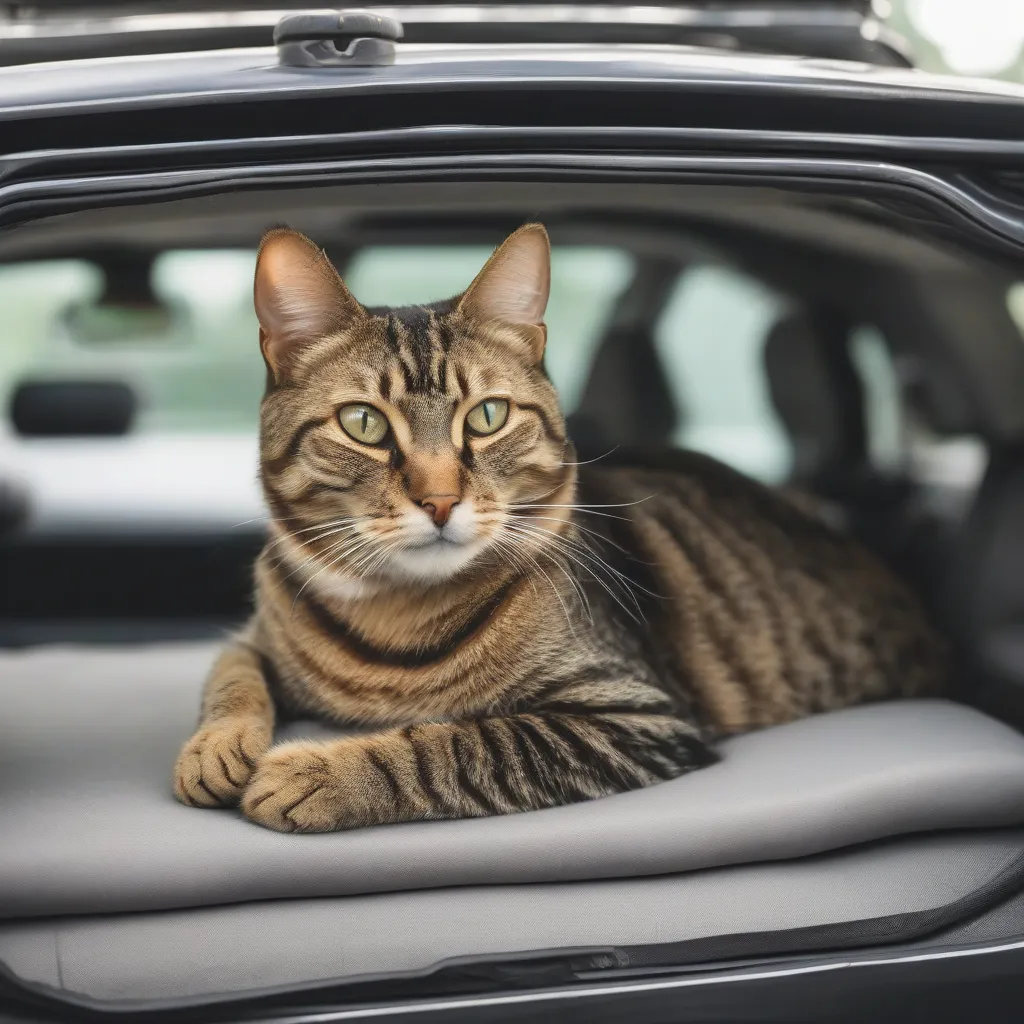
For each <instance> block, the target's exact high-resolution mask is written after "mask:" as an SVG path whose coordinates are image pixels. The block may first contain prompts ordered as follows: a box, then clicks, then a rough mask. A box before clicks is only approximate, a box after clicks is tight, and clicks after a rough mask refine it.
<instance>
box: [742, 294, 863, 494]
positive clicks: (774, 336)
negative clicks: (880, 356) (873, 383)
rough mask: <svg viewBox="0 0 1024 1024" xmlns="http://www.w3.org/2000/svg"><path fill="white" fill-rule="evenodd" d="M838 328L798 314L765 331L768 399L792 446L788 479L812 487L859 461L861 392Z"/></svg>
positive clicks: (861, 433)
mask: <svg viewBox="0 0 1024 1024" xmlns="http://www.w3.org/2000/svg"><path fill="white" fill-rule="evenodd" d="M845 340H846V339H845V331H844V329H843V325H840V324H838V323H829V322H828V321H827V320H826V318H824V317H816V318H812V317H811V316H810V315H809V314H807V313H805V312H803V311H798V312H794V313H789V314H787V315H786V316H784V317H783V318H782V319H780V320H779V321H778V322H777V323H776V324H775V326H774V327H772V329H771V330H770V331H769V333H768V337H767V339H766V341H765V345H764V352H763V357H762V358H763V361H764V369H765V374H766V377H767V381H768V391H769V396H770V398H771V401H772V405H773V406H774V408H775V411H776V413H777V415H778V417H779V419H780V420H781V421H782V424H783V426H784V427H785V429H786V432H787V433H788V435H789V438H790V441H791V443H792V445H793V471H792V479H793V481H794V482H796V483H815V482H818V481H819V480H821V479H822V478H827V477H829V476H831V475H833V473H834V472H835V471H837V470H838V471H840V472H842V471H846V472H849V470H850V469H855V468H859V467H860V466H861V465H862V464H863V461H864V454H865V427H864V410H863V389H862V386H861V382H860V378H859V377H858V376H857V371H856V369H855V368H854V366H853V364H852V363H851V362H850V358H849V355H848V353H847V350H846V345H845Z"/></svg>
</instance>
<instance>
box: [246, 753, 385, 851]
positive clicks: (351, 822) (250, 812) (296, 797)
mask: <svg viewBox="0 0 1024 1024" xmlns="http://www.w3.org/2000/svg"><path fill="white" fill-rule="evenodd" d="M339 746H340V745H338V744H331V745H327V744H323V743H303V742H300V743H288V744H284V745H282V746H280V747H276V748H275V749H273V750H271V751H270V753H269V754H267V756H266V757H265V758H264V759H263V760H262V761H261V762H260V766H259V769H258V770H257V771H256V774H255V775H254V776H253V779H252V782H251V783H250V784H249V788H248V789H247V790H246V791H245V794H244V796H243V797H242V813H243V814H244V815H245V816H246V817H247V818H249V819H250V821H254V822H256V823H257V824H258V825H264V826H265V827H267V828H272V829H276V830H277V831H278V832H333V831H335V830H337V829H343V828H353V827H355V826H356V825H360V824H365V822H363V821H360V820H357V818H358V817H359V816H358V815H353V814H352V813H351V811H352V810H353V808H352V804H353V802H358V801H353V799H352V798H353V796H354V795H355V794H354V792H353V791H354V790H358V779H356V778H352V777H351V769H353V768H355V767H356V766H355V765H348V762H349V761H350V760H351V759H350V758H346V757H345V756H344V752H343V751H341V750H339ZM347 765H348V768H349V770H346V766H347Z"/></svg>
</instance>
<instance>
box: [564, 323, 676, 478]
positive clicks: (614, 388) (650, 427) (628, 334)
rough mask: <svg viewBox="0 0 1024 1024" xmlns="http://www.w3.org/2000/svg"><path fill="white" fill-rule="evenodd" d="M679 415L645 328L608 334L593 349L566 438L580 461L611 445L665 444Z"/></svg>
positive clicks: (640, 445) (651, 446)
mask: <svg viewBox="0 0 1024 1024" xmlns="http://www.w3.org/2000/svg"><path fill="white" fill-rule="evenodd" d="M678 417H679V411H678V409H677V406H676V401H675V398H674V396H673V394H672V390H671V388H670V387H669V384H668V381H667V380H666V376H665V371H664V368H663V367H662V364H661V359H660V357H659V356H658V351H657V349H656V348H655V345H654V338H653V336H652V335H651V332H650V330H649V329H648V328H647V327H634V328H628V329H627V328H623V329H619V330H617V331H615V332H613V333H612V334H611V335H609V337H608V338H607V339H606V340H605V342H604V344H602V346H601V348H600V349H598V352H597V355H596V357H595V359H594V362H593V365H592V366H591V368H590V374H589V376H588V377H587V384H586V387H585V388H584V389H583V398H582V400H581V401H580V404H579V407H578V408H577V409H576V411H575V412H574V413H573V414H572V415H571V416H569V417H568V419H567V426H568V428H569V436H570V437H571V438H572V439H573V441H574V442H575V445H576V451H577V453H578V454H579V456H580V458H581V459H587V458H597V457H598V456H600V455H602V454H604V453H605V452H607V451H608V449H609V448H611V447H613V446H615V445H622V446H623V447H635V448H658V447H661V446H662V445H665V444H668V443H669V441H670V440H671V437H672V433H673V430H674V429H675V426H676V423H677V421H678Z"/></svg>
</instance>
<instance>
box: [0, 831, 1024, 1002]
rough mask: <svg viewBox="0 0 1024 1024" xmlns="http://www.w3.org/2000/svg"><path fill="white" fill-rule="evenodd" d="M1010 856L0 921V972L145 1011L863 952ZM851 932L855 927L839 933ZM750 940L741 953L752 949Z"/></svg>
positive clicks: (1013, 858) (921, 840)
mask: <svg viewBox="0 0 1024 1024" xmlns="http://www.w3.org/2000/svg"><path fill="white" fill-rule="evenodd" d="M1022 849H1024V832H1022V831H1021V830H1015V831H1011V832H1007V831H1002V832H1000V833H957V834H954V835H942V836H917V837H913V838H902V839H894V840H889V841H887V842H885V843H882V844H877V845H874V846H869V847H858V848H856V849H854V850H844V851H840V852H837V853H830V854H823V855H820V856H817V857H813V858H808V859H805V860H790V861H778V862H775V863H773V864H757V865H747V866H744V867H734V868H719V869H717V870H711V871H698V872H692V873H689V874H685V875H663V876H660V877H657V878H629V879H613V880H608V881H592V882H560V883H551V884H546V885H494V886H467V887H463V888H459V889H433V890H423V891H420V892H406V893H376V894H373V895H365V896H343V897H336V898H329V899H306V900H271V901H262V902H258V903H245V904H239V905H237V906H229V907H203V908H200V909H196V910H174V911H163V912H158V913H142V914H115V915H105V916H100V917H78V918H45V919H41V920H31V921H20V922H7V923H6V924H4V923H0V962H3V963H5V964H6V965H7V966H8V967H9V968H10V969H11V970H12V971H13V972H14V973H16V974H17V975H18V977H20V978H22V979H23V980H26V981H31V982H36V983H39V984H43V985H47V986H49V987H51V988H55V989H58V990H61V991H63V992H70V993H75V994H79V995H85V996H89V997H91V998H93V999H99V1000H109V1001H116V1002H123V1001H129V1000H140V1001H142V1002H145V1003H149V1002H150V1001H153V1000H186V1001H187V1000H189V999H195V998H201V997H203V996H209V995H214V994H221V993H232V992H233V993H243V992H251V991H260V990H263V991H265V990H268V989H275V988H279V987H293V986H302V985H309V984H310V983H316V982H323V981H326V980H329V979H352V978H354V977H359V976H365V975H368V974H383V973H388V972H393V971H418V970H423V969H425V968H429V967H431V966H433V965H436V964H438V963H440V962H441V961H444V960H448V959H451V958H454V957H481V956H488V955H496V954H507V953H515V952H526V951H540V950H557V949H572V948H576V949H579V948H580V947H587V946H589V947H595V946H597V947H606V946H616V947H619V949H620V958H619V959H620V962H621V960H622V959H625V957H628V960H627V961H626V962H627V963H629V964H634V963H639V962H640V961H641V960H642V958H643V957H644V956H645V955H649V953H650V952H652V951H650V950H644V949H636V948H635V947H638V946H639V947H642V946H647V945H649V944H662V943H691V944H698V946H703V945H704V943H702V941H701V940H707V939H710V938H711V937H713V936H722V935H732V936H736V935H749V934H750V933H764V932H778V931H781V930H788V929H806V928H815V927H821V926H830V927H828V928H826V931H827V933H828V935H829V936H835V935H843V936H845V943H846V944H849V937H850V935H851V934H852V935H853V936H854V938H855V940H857V941H860V942H865V941H867V942H871V941H875V942H878V941H884V940H885V939H886V938H888V937H889V936H891V935H892V932H890V931H888V930H887V929H886V928H885V927H884V925H882V923H881V922H884V921H886V920H889V921H891V920H892V919H893V916H894V915H903V916H907V917H913V916H914V915H919V916H928V915H929V912H932V911H934V910H935V909H936V908H947V907H949V905H950V904H955V903H956V902H957V901H960V900H963V899H964V897H965V896H969V895H970V894H972V893H976V892H978V890H979V889H982V888H984V887H985V886H986V885H989V884H991V883H992V882H994V881H998V879H999V878H1000V876H1001V875H1003V874H1004V873H1006V872H1007V870H1008V869H1012V867H1013V866H1014V864H1015V863H1019V861H1020V858H1021V852H1022ZM1018 878H1019V876H1018ZM879 919H881V921H880V920H879ZM863 921H867V922H869V923H868V924H867V925H866V927H859V926H857V925H854V926H853V927H852V928H851V924H850V923H856V922H863ZM911 923H913V922H911ZM804 936H806V933H803V935H802V937H801V939H800V940H799V941H803V942H807V943H808V945H807V946H800V945H797V946H796V948H797V949H798V950H799V949H805V948H814V947H815V945H816V948H822V947H823V946H824V947H828V946H832V945H833V943H832V941H831V940H830V939H826V940H825V941H818V942H817V943H816V944H815V943H813V942H809V941H808V940H807V939H806V938H805V937H804ZM858 937H859V939H858ZM757 938H758V937H757V935H756V934H755V935H753V936H752V941H751V943H750V946H749V947H748V949H747V952H748V953H749V952H756V951H757V948H758V947H757ZM836 944H838V945H840V946H842V945H843V944H844V941H843V940H841V941H839V942H838V943H836ZM630 947H634V948H632V949H631V948H630ZM790 948H792V947H790ZM659 952H660V951H659ZM623 954H624V956H623ZM692 955H693V950H692V948H691V947H681V948H678V949H676V950H673V951H672V954H671V958H670V959H668V960H667V961H662V962H670V963H671V962H675V963H680V962H682V963H686V962H688V957H689V956H692ZM711 955H712V956H714V957H715V958H718V956H717V955H716V954H714V952H713V951H712V953H711ZM119 1008H120V1009H122V1010H124V1009H129V1008H130V1007H128V1006H124V1005H122V1006H120V1007H119Z"/></svg>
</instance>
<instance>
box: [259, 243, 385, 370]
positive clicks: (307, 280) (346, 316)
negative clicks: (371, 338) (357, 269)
mask: <svg viewBox="0 0 1024 1024" xmlns="http://www.w3.org/2000/svg"><path fill="white" fill-rule="evenodd" d="M253 298H254V300H255V305H256V317H257V319H258V320H259V322H260V349H261V351H262V352H263V358H264V359H265V360H266V362H267V366H268V367H269V368H270V371H271V373H272V374H273V375H274V377H275V379H280V378H281V377H283V376H286V375H287V373H288V369H289V366H290V363H291V357H292V356H293V355H294V354H295V353H296V352H297V351H298V349H299V348H301V347H302V346H303V345H305V344H308V343H309V342H311V341H316V340H317V339H318V338H323V337H326V336H327V335H329V334H333V333H336V332H337V331H341V330H344V329H345V328H346V327H347V326H349V325H350V324H351V323H352V322H353V320H355V319H357V318H359V317H361V316H364V315H365V311H364V309H363V307H362V306H360V305H359V303H358V302H356V300H355V299H354V298H353V297H352V293H351V292H350V291H349V290H348V289H347V288H346V287H345V283H344V282H343V281H342V280H341V277H340V276H339V275H338V272H337V270H335V269H334V264H333V263H331V261H330V260H329V259H328V258H327V255H326V254H325V253H324V251H323V250H322V249H320V248H319V247H318V246H316V245H314V244H313V243H312V242H311V241H310V240H309V239H308V238H306V236H305V235H300V234H299V233H298V232H297V231H292V230H290V229H289V228H274V229H273V230H272V231H268V232H267V233H266V234H265V235H264V236H263V241H262V242H261V243H260V250H259V253H258V255H257V256H256V280H255V283H254V286H253Z"/></svg>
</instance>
